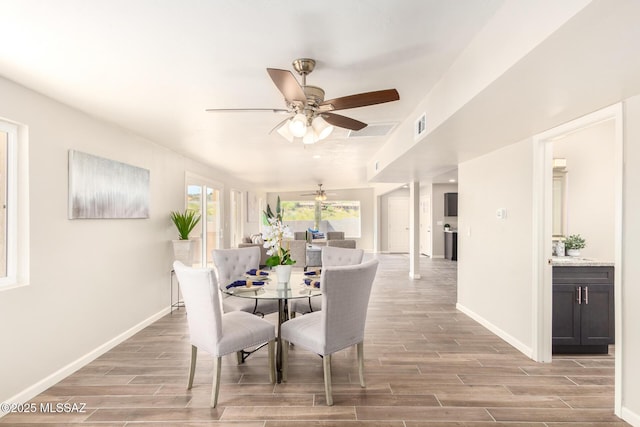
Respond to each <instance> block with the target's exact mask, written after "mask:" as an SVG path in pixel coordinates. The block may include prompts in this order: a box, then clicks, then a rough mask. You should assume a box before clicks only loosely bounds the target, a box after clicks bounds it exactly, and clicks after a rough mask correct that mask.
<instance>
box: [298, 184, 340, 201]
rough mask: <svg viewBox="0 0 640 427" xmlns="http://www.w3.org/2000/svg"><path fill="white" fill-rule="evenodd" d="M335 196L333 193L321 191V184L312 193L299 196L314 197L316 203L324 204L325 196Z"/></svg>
mask: <svg viewBox="0 0 640 427" xmlns="http://www.w3.org/2000/svg"><path fill="white" fill-rule="evenodd" d="M328 195H329V196H335V193H327V192H325V191H324V190H323V189H322V184H318V189H317V190H316V191H315V192H313V193H303V194H301V196H315V197H314V198H315V200H316V201H318V202H324V201H325V200H327V196H328Z"/></svg>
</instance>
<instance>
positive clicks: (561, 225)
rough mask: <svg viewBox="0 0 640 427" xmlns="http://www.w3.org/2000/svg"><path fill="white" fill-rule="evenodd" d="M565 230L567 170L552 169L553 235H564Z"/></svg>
mask: <svg viewBox="0 0 640 427" xmlns="http://www.w3.org/2000/svg"><path fill="white" fill-rule="evenodd" d="M566 231H567V171H566V170H565V169H559V168H558V169H556V168H554V170H553V237H554V238H556V237H564V236H565V234H566Z"/></svg>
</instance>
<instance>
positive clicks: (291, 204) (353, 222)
mask: <svg viewBox="0 0 640 427" xmlns="http://www.w3.org/2000/svg"><path fill="white" fill-rule="evenodd" d="M281 206H282V209H283V210H284V216H283V219H284V221H285V223H287V224H288V225H289V227H291V229H292V230H294V231H305V230H307V229H309V228H313V229H314V230H320V231H322V232H327V231H344V235H345V237H347V238H359V237H361V234H360V233H361V232H360V201H359V200H336V201H334V200H332V201H330V202H329V201H327V202H318V201H282V202H281Z"/></svg>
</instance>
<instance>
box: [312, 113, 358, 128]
mask: <svg viewBox="0 0 640 427" xmlns="http://www.w3.org/2000/svg"><path fill="white" fill-rule="evenodd" d="M321 115H322V118H323V119H325V120H326V121H327V122H328V123H329V124H332V125H334V126H338V127H341V128H345V129H351V130H362V129H364V128H366V127H367V124H366V123H363V122H361V121H359V120H356V119H352V118H350V117H345V116H341V115H339V114H333V113H322V114H321Z"/></svg>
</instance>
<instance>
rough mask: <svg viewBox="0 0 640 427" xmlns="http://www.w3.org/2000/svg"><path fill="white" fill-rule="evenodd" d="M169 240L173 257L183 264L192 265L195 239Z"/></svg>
mask: <svg viewBox="0 0 640 427" xmlns="http://www.w3.org/2000/svg"><path fill="white" fill-rule="evenodd" d="M171 242H172V243H173V259H174V260H176V261H180V262H182V263H183V264H184V265H188V266H191V265H193V253H194V250H195V243H196V242H195V240H172V241H171Z"/></svg>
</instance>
